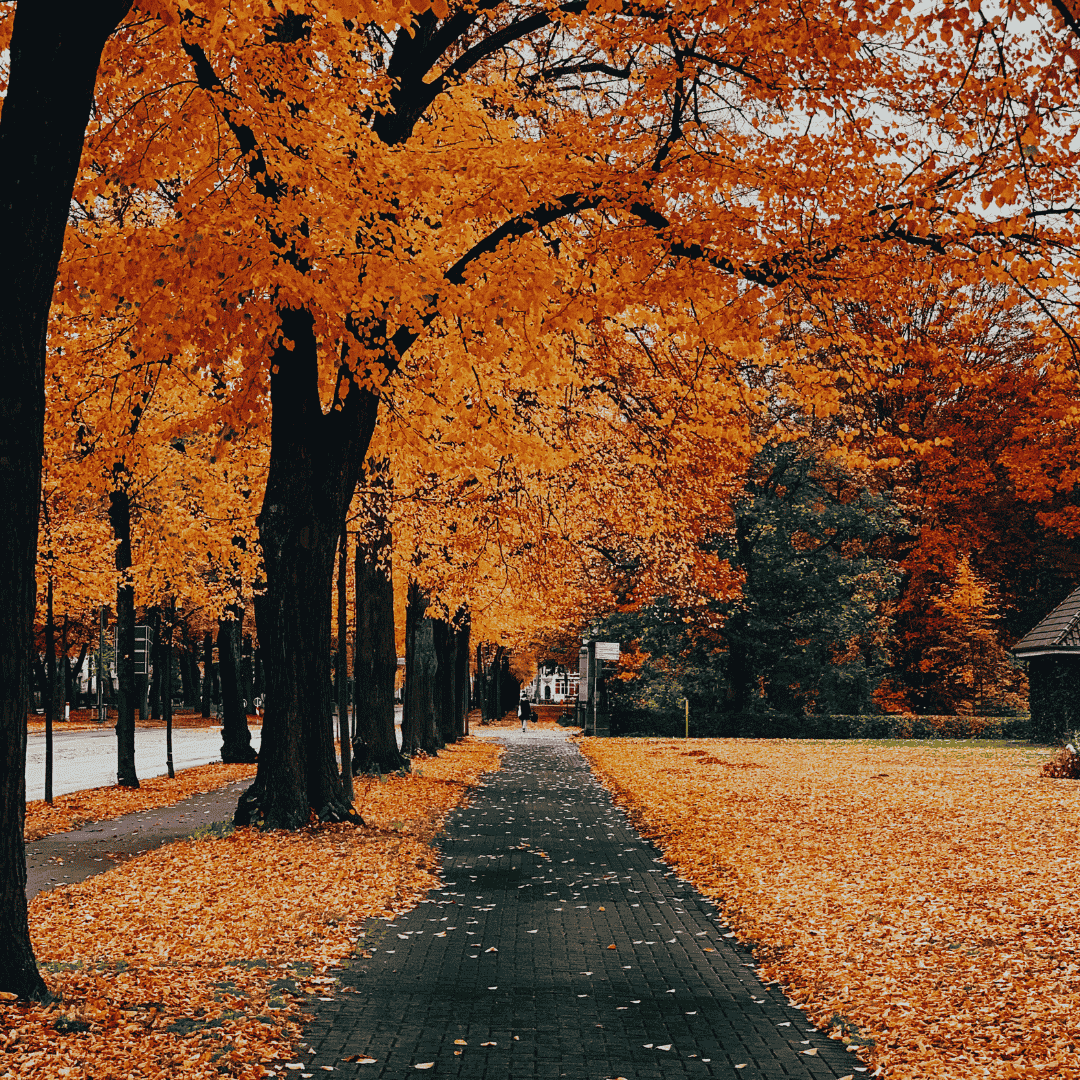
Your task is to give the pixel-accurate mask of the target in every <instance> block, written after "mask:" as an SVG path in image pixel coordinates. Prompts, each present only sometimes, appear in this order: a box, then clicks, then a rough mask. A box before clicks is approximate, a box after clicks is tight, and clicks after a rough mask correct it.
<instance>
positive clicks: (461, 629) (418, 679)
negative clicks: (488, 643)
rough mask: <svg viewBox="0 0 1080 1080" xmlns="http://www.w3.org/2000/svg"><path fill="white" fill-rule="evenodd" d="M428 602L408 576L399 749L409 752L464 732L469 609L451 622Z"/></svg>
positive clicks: (436, 746) (429, 750) (430, 750)
mask: <svg viewBox="0 0 1080 1080" xmlns="http://www.w3.org/2000/svg"><path fill="white" fill-rule="evenodd" d="M429 604H430V601H429V598H428V596H427V595H426V594H425V593H424V591H423V590H422V589H421V588H420V586H419V585H418V584H417V583H416V582H415V581H410V582H409V592H408V599H407V602H406V607H405V709H404V716H403V717H402V722H401V749H402V752H403V753H406V754H413V753H416V752H418V751H422V752H423V753H426V754H434V753H437V752H438V751H439V750H440V749H441V748H442V747H443V746H445V745H446V744H447V743H452V742H456V741H457V740H458V739H459V738H460V737H461V736H462V735H464V734H465V715H466V709H465V702H467V700H468V698H467V695H468V656H469V622H468V613H467V612H465V611H459V612H458V613H457V615H456V616H455V618H454V620H453V622H448V621H447V620H445V619H437V618H432V617H431V616H429V615H428V614H427V611H428V607H429ZM462 656H463V657H464V663H462V659H461V657H462Z"/></svg>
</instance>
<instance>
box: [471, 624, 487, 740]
mask: <svg viewBox="0 0 1080 1080" xmlns="http://www.w3.org/2000/svg"><path fill="white" fill-rule="evenodd" d="M473 693H474V695H475V697H476V704H477V707H478V708H479V709H480V723H481V724H486V723H487V722H488V700H487V676H486V674H485V672H484V646H483V645H481V644H479V643H477V646H476V685H475V687H474V688H473Z"/></svg>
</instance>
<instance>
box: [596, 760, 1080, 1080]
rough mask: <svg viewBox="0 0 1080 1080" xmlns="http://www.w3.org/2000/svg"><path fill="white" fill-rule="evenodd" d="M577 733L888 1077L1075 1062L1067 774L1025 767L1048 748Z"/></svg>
mask: <svg viewBox="0 0 1080 1080" xmlns="http://www.w3.org/2000/svg"><path fill="white" fill-rule="evenodd" d="M583 749H584V750H585V753H586V754H587V756H588V757H589V759H590V760H591V761H592V762H593V764H594V766H595V767H596V769H597V771H598V772H599V774H600V776H601V778H602V779H603V780H604V782H605V783H606V784H607V786H608V787H609V788H610V789H611V790H612V791H613V792H614V793H615V795H616V798H617V800H618V802H619V803H620V804H621V805H623V806H625V807H627V808H628V809H629V810H630V811H631V813H632V814H633V817H634V820H635V821H636V823H637V824H638V825H639V827H640V828H642V829H643V831H644V832H645V833H646V834H648V835H649V836H651V837H654V838H655V839H656V840H657V841H658V842H659V843H660V844H661V845H662V847H663V849H664V852H665V855H666V857H667V859H668V860H669V861H670V862H671V863H672V865H673V866H674V867H675V868H676V870H677V871H678V873H679V874H680V875H682V876H684V877H686V878H688V879H690V880H691V881H693V882H694V884H695V885H696V886H697V887H698V888H700V889H701V890H702V891H703V892H704V893H706V894H707V895H709V896H710V897H713V898H714V899H716V900H717V902H718V903H719V904H720V906H721V907H722V909H723V911H724V914H725V917H726V918H727V919H728V920H729V921H730V923H731V926H732V927H733V928H734V929H735V930H736V931H737V932H738V935H739V937H740V938H741V939H742V940H744V941H747V942H751V943H753V945H754V947H755V951H756V955H757V957H758V959H759V962H760V964H761V967H762V970H763V974H764V977H765V978H766V979H777V980H779V981H780V982H781V984H782V985H783V986H784V988H785V990H786V991H787V993H788V994H789V995H790V996H791V997H792V999H793V1000H795V1001H797V1002H800V1003H803V1004H804V1005H805V1006H806V1011H807V1015H808V1016H809V1017H811V1018H812V1019H813V1020H814V1022H815V1023H817V1024H818V1025H819V1026H822V1027H826V1028H828V1029H829V1030H830V1031H832V1032H833V1033H834V1034H835V1035H836V1036H837V1037H846V1038H849V1039H853V1041H854V1042H855V1043H862V1042H869V1041H870V1040H873V1046H872V1049H871V1050H869V1051H867V1050H861V1051H859V1052H858V1056H860V1057H863V1058H865V1059H867V1060H869V1062H870V1063H871V1064H872V1065H881V1066H883V1068H884V1071H885V1075H887V1076H888V1077H889V1078H890V1080H926V1078H929V1077H934V1078H935V1080H969V1078H971V1077H973V1076H979V1077H984V1076H985V1077H988V1078H990V1080H1006V1078H1011V1077H1017V1076H1026V1075H1032V1076H1035V1075H1041V1076H1050V1075H1052V1076H1054V1077H1056V1078H1060V1080H1075V1078H1080V1041H1078V1040H1077V1039H1076V1035H1075V1017H1076V1013H1077V1009H1078V1008H1080V964H1077V962H1076V950H1077V938H1076V927H1077V926H1080V886H1078V885H1077V882H1076V875H1075V829H1074V828H1073V823H1074V822H1075V821H1076V817H1077V812H1078V810H1080V787H1078V786H1077V785H1075V784H1072V783H1070V782H1069V781H1064V780H1054V779H1049V778H1044V777H1041V776H1040V775H1039V766H1040V765H1041V764H1042V762H1043V761H1045V760H1046V759H1047V757H1048V756H1049V751H1044V750H1036V749H1030V748H1024V747H1000V746H995V747H993V748H990V747H988V746H987V745H986V744H983V745H979V744H956V743H942V744H941V745H936V744H926V743H918V744H902V745H896V744H871V743H863V742H850V743H838V742H820V743H819V742H815V743H809V742H791V741H787V740H776V741H753V740H746V741H736V740H696V739H692V740H689V741H683V740H678V741H673V740H621V739H620V740H588V741H586V742H585V743H584V744H583ZM855 1056H856V1055H855V1053H853V1054H852V1057H853V1059H854V1058H855ZM852 1064H853V1065H856V1064H860V1063H859V1062H857V1061H855V1060H853V1062H852ZM863 1064H865V1062H863ZM871 1071H872V1069H871Z"/></svg>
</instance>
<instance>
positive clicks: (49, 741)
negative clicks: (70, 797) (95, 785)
mask: <svg viewBox="0 0 1080 1080" xmlns="http://www.w3.org/2000/svg"><path fill="white" fill-rule="evenodd" d="M55 631H56V627H55V624H54V623H53V579H52V574H51V573H50V574H49V582H48V585H47V586H46V596H45V695H44V697H43V701H44V702H45V801H46V802H47V803H51V802H52V801H53V792H52V787H53V727H52V726H53V710H54V709H55V708H56V642H55V640H54V636H55Z"/></svg>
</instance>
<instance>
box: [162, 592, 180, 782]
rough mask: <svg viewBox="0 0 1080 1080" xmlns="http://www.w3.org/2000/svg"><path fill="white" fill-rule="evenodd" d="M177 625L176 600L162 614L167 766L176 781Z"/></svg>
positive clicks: (163, 711) (163, 694)
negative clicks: (174, 684)
mask: <svg viewBox="0 0 1080 1080" xmlns="http://www.w3.org/2000/svg"><path fill="white" fill-rule="evenodd" d="M175 623H176V600H175V598H174V599H173V600H171V601H170V602H169V606H168V607H167V608H166V609H165V610H164V611H162V613H161V635H160V636H161V714H162V716H163V717H164V719H165V765H166V767H167V768H168V770H169V779H170V780H175V779H176V769H175V768H174V767H173V753H172V698H173V695H172V682H173V651H172V639H173V626H174V624H175Z"/></svg>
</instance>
